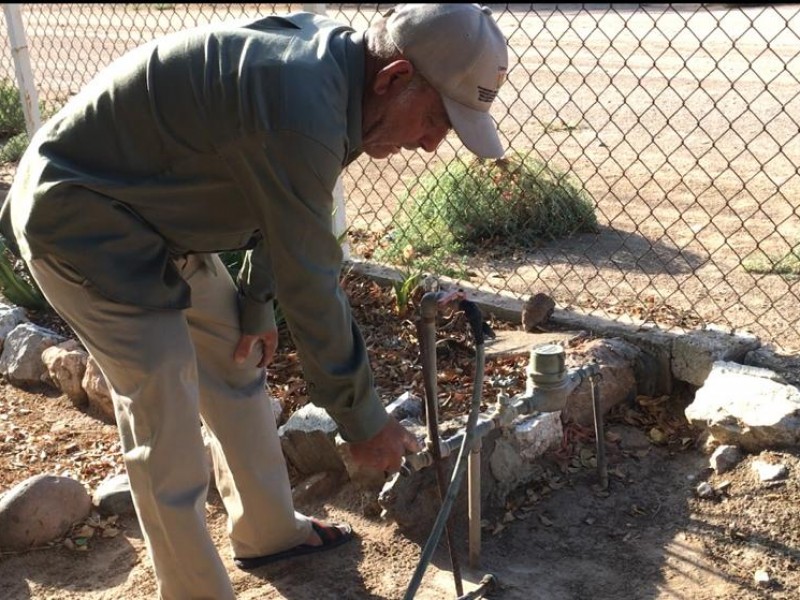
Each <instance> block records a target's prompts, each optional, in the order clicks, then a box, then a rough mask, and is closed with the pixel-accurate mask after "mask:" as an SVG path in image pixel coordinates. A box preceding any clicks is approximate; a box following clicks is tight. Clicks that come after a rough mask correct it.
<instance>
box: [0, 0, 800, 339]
mask: <svg viewBox="0 0 800 600" xmlns="http://www.w3.org/2000/svg"><path fill="white" fill-rule="evenodd" d="M391 6H392V5H389V4H386V5H379V4H327V5H319V4H318V5H298V4H294V5H289V4H283V5H275V4H26V5H22V16H23V22H24V28H25V34H26V36H27V41H28V48H29V52H30V57H31V62H32V66H33V72H34V75H35V80H36V85H37V90H38V94H39V98H40V100H41V102H42V105H43V107H44V110H45V112H47V111H48V110H52V109H54V108H56V107H58V106H59V105H60V104H62V103H63V102H64V101H65V100H66V99H67V98H68V97H70V96H71V95H73V94H75V93H76V92H77V91H78V90H79V89H80V88H81V87H82V86H83V85H85V84H86V83H87V82H88V81H89V80H90V79H91V77H92V76H93V75H94V74H95V73H96V72H97V71H98V70H99V69H100V68H102V67H103V66H105V65H106V64H108V63H109V62H110V61H111V60H112V59H114V58H116V57H117V56H119V55H120V54H122V53H123V52H124V51H125V50H128V49H131V48H133V47H135V46H136V45H138V44H139V43H141V42H144V41H147V40H150V39H152V38H154V37H156V36H159V35H162V34H165V33H168V32H170V31H174V30H177V29H181V28H186V27H191V26H194V25H198V24H202V23H208V22H212V21H219V20H223V19H228V18H240V17H245V18H246V17H256V16H262V15H267V14H272V13H274V12H284V11H289V10H300V9H303V8H306V9H311V8H312V7H313V8H314V9H315V10H319V9H320V8H325V9H327V13H328V15H329V16H331V17H333V18H335V19H337V20H340V21H344V22H348V23H351V24H352V25H353V26H354V27H355V28H356V29H364V28H366V27H367V26H368V25H369V24H370V23H371V22H372V21H374V20H375V19H376V18H377V17H379V16H380V15H381V14H382V13H384V12H386V10H388V8H390V7H391ZM491 7H492V9H493V12H494V14H495V16H496V18H497V19H498V22H499V24H500V26H501V28H502V30H503V32H504V33H505V34H506V35H507V37H508V40H509V48H510V69H509V72H508V81H507V83H506V84H505V85H504V86H503V88H502V89H501V91H500V94H499V97H498V100H499V102H497V103H496V106H495V108H494V110H493V114H494V115H495V117H496V118H497V120H498V122H499V127H500V130H501V133H502V137H503V138H504V140H505V141H506V142H507V144H508V146H509V148H510V149H511V150H512V151H514V152H517V153H520V154H521V155H522V156H524V157H534V158H536V159H538V160H541V161H542V162H543V163H544V164H545V165H547V166H548V167H549V168H551V169H552V170H554V171H555V172H558V173H562V174H564V176H565V177H566V178H567V179H568V180H569V181H570V182H571V183H572V185H573V186H574V187H575V188H576V189H577V190H578V191H579V192H580V194H581V195H582V196H583V197H585V198H588V199H589V201H590V203H591V205H592V207H593V209H594V212H595V215H596V217H597V227H596V228H595V229H594V230H593V231H589V232H578V233H575V234H574V235H571V236H568V237H565V238H560V239H555V240H549V239H542V240H539V242H538V243H536V244H534V245H532V246H531V245H528V246H527V247H521V246H519V247H514V244H513V242H514V240H513V239H511V240H498V239H496V240H494V242H492V243H487V244H484V245H483V246H482V247H480V248H478V249H475V248H473V249H472V250H471V251H466V250H464V249H463V248H462V249H460V250H459V251H457V252H455V251H453V252H451V253H450V254H447V255H445V256H444V257H443V258H442V257H440V259H441V261H442V266H443V267H447V268H449V269H451V270H453V271H454V272H455V273H457V274H458V276H459V277H461V278H462V279H463V280H464V281H466V280H469V282H470V283H471V284H473V285H476V286H480V287H482V288H484V289H487V290H490V291H495V292H497V293H504V294H511V295H513V296H515V297H519V298H524V297H527V296H528V295H531V294H533V293H536V292H545V293H548V294H550V295H551V296H553V297H554V299H555V300H556V302H557V303H558V305H559V306H561V307H564V308H576V309H578V308H580V309H582V310H585V311H590V312H601V311H602V312H603V313H604V314H609V313H610V314H612V315H621V314H628V315H633V316H636V317H640V318H644V319H645V320H651V321H657V322H659V323H661V324H663V325H683V326H688V327H698V326H702V325H706V324H712V323H713V324H720V325H728V326H731V327H733V328H735V329H745V330H749V331H752V332H754V333H756V334H758V335H759V336H761V337H762V339H764V340H765V341H768V342H772V343H774V344H775V345H776V346H777V347H778V348H779V349H783V350H788V351H793V350H796V349H797V348H798V347H800V344H798V342H797V334H798V332H800V287H798V283H797V281H798V274H799V273H800V245H799V244H800V208H798V207H799V206H800V176H798V165H800V135H798V134H799V133H800V130H799V129H798V125H799V124H800V56H799V55H800V39H799V38H800V7H798V6H797V5H784V4H780V5H774V6H771V5H755V4H746V5H727V4H706V5H701V4H676V5H667V4H640V5H632V4H624V5H614V4H611V5H599V4H583V5H582V4H551V5H544V4H530V5H520V4H505V5H491ZM3 35H4V36H5V28H3ZM6 47H7V40H6ZM0 78H2V79H5V80H8V81H13V78H14V68H13V62H12V59H11V55H10V52H6V53H5V54H3V60H2V61H0ZM466 155H467V153H466V151H465V150H464V149H463V148H462V147H461V144H460V142H459V140H458V139H457V137H456V136H455V135H450V136H448V138H447V139H446V140H445V142H444V143H443V144H442V146H441V147H440V149H439V151H438V152H437V153H436V155H434V156H431V155H425V154H423V153H411V152H405V153H403V154H402V155H396V156H394V157H392V158H391V159H390V160H388V161H372V160H370V159H368V158H367V157H362V158H361V159H359V160H358V161H356V162H355V163H354V164H352V165H350V167H348V169H347V171H346V172H345V174H344V178H343V179H344V189H345V195H346V203H347V223H348V227H349V233H350V236H349V238H350V244H351V245H350V248H351V252H352V254H353V256H354V257H358V258H368V259H378V258H379V257H380V256H381V254H380V252H379V250H380V249H381V248H382V247H385V246H386V244H387V243H388V242H389V241H391V238H392V235H393V228H394V227H395V225H396V224H397V223H398V218H399V217H402V216H403V215H404V214H407V215H408V216H409V218H412V215H411V214H410V213H408V212H407V211H408V200H407V199H406V196H407V195H409V194H413V192H414V191H415V189H417V188H418V187H419V181H420V178H421V177H423V175H424V174H426V173H440V172H441V169H442V168H443V167H444V166H445V165H447V164H448V163H449V162H450V161H451V160H452V159H453V158H454V157H455V158H457V157H465V156H466ZM565 181H566V180H565ZM467 202H470V200H469V199H468V200H467ZM417 218H419V217H417ZM531 226H533V224H531ZM428 241H429V242H430V246H431V247H435V246H436V244H437V241H438V240H437V239H430V240H428ZM495 242H496V243H495Z"/></svg>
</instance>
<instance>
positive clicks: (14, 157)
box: [0, 133, 28, 163]
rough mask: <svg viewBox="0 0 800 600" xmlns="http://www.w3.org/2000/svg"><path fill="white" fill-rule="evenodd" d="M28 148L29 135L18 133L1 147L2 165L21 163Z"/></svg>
mask: <svg viewBox="0 0 800 600" xmlns="http://www.w3.org/2000/svg"><path fill="white" fill-rule="evenodd" d="M27 147H28V134H27V133H18V134H17V135H15V136H12V137H10V138H8V139H7V140H6V141H5V143H3V145H2V146H0V163H12V162H17V161H19V159H20V158H22V155H23V154H24V153H25V149H26V148H27Z"/></svg>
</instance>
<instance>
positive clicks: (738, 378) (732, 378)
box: [685, 362, 800, 452]
mask: <svg viewBox="0 0 800 600" xmlns="http://www.w3.org/2000/svg"><path fill="white" fill-rule="evenodd" d="M685 412H686V417H687V418H688V419H689V421H691V423H692V424H693V425H694V426H695V427H701V428H707V429H708V432H709V433H710V434H711V435H712V436H713V437H714V438H715V439H716V440H718V441H719V442H720V443H722V444H732V445H736V446H739V447H741V448H743V449H744V450H746V451H748V452H760V451H761V450H764V449H765V448H781V447H791V446H794V445H795V444H797V443H798V442H800V390H798V389H797V388H796V387H794V386H792V385H787V384H785V383H783V382H781V381H780V378H779V377H778V376H777V375H776V374H775V373H773V372H772V371H769V370H767V369H760V368H758V367H747V366H742V365H739V364H736V363H728V362H716V363H714V367H713V369H712V370H711V373H710V374H709V376H708V378H707V379H706V381H705V384H704V385H703V387H701V388H700V389H699V390H697V393H696V394H695V399H694V402H692V403H691V404H690V405H689V406H688V407H687V408H686V411H685Z"/></svg>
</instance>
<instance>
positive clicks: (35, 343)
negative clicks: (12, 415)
mask: <svg viewBox="0 0 800 600" xmlns="http://www.w3.org/2000/svg"><path fill="white" fill-rule="evenodd" d="M64 341H66V340H65V338H64V337H62V336H60V335H58V334H57V333H55V332H53V331H50V330H49V329H45V328H44V327H39V326H38V325H34V324H33V323H22V324H20V325H17V326H16V327H15V328H14V329H13V330H11V332H10V333H9V334H8V336H6V339H5V342H4V343H3V353H2V355H0V372H2V373H3V374H4V375H5V376H6V377H8V380H9V381H10V382H11V383H12V384H14V385H20V384H23V385H24V384H34V383H41V382H43V381H47V380H48V379H49V375H48V373H47V368H46V367H45V366H44V363H43V362H42V352H44V350H45V349H46V348H49V347H50V346H55V345H57V344H60V343H61V342H64Z"/></svg>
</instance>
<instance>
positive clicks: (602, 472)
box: [589, 375, 608, 490]
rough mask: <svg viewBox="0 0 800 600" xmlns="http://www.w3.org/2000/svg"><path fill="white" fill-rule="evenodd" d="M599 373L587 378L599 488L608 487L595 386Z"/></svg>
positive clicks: (600, 416) (599, 409)
mask: <svg viewBox="0 0 800 600" xmlns="http://www.w3.org/2000/svg"><path fill="white" fill-rule="evenodd" d="M599 377H600V376H599V375H593V376H592V377H590V378H589V381H590V382H591V384H592V410H593V412H594V436H595V438H597V473H598V475H599V477H600V489H603V490H605V489H608V469H607V467H606V445H605V435H606V434H605V431H604V428H603V410H602V407H601V406H600V389H599V387H598V386H597V379H599Z"/></svg>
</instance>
